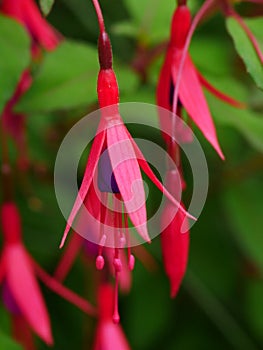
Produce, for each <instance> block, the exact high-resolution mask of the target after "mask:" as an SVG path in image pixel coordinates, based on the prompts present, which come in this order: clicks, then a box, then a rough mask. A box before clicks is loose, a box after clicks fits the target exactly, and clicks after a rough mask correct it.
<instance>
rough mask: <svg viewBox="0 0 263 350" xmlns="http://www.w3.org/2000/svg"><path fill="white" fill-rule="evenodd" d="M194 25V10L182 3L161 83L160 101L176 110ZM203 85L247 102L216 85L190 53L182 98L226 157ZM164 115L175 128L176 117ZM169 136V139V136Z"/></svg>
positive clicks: (210, 139)
mask: <svg viewBox="0 0 263 350" xmlns="http://www.w3.org/2000/svg"><path fill="white" fill-rule="evenodd" d="M190 25H191V14H190V11H189V9H188V8H187V6H186V5H180V6H178V7H177V9H176V11H175V12H174V15H173V19H172V25H171V36H170V41H169V44H168V49H167V52H166V56H165V60H164V64H163V66H162V69H161V72H160V77H159V81H158V86H157V104H158V105H159V106H161V107H163V108H166V109H168V110H170V111H172V112H176V111H174V110H173V101H174V91H175V89H174V87H175V85H176V83H177V75H178V70H179V66H180V62H181V59H182V55H183V49H184V45H185V42H186V38H187V34H188V31H189V28H190ZM202 85H203V86H204V87H206V88H207V89H208V90H209V91H210V92H211V93H213V94H215V95H216V97H218V98H220V99H222V100H223V101H225V102H227V103H230V104H232V105H233V106H235V107H243V106H244V105H243V104H242V103H240V102H238V101H235V100H234V99H232V98H231V97H229V96H227V95H225V94H223V93H222V92H220V91H218V90H217V89H216V88H215V87H213V86H212V85H211V84H210V83H209V82H208V81H207V80H206V79H205V78H204V77H202V76H201V74H200V73H199V72H198V71H197V70H196V68H195V66H194V64H193V63H192V60H191V58H190V56H189V54H187V56H186V60H185V63H184V66H183V71H182V76H181V79H180V82H179V101H180V103H181V104H182V106H183V107H184V108H185V109H186V111H187V112H188V114H189V116H190V118H191V119H192V120H193V121H194V122H195V124H196V125H197V126H198V128H199V129H200V130H201V131H202V133H203V134H204V136H205V138H206V139H207V140H208V141H209V142H210V143H211V145H212V146H213V147H214V149H215V150H216V151H217V153H218V154H219V155H220V157H221V158H223V159H224V156H223V153H222V150H221V148H220V145H219V143H218V139H217V135H216V130H215V126H214V122H213V120H212V117H211V114H210V111H209V108H208V105H207V102H206V99H205V96H204V93H203V90H202ZM160 118H161V120H160V121H161V123H168V124H169V125H168V126H165V129H168V130H169V129H171V127H172V121H171V120H168V121H167V120H162V116H160ZM165 139H166V140H167V141H169V139H167V136H166V137H165Z"/></svg>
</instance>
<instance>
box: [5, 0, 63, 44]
mask: <svg viewBox="0 0 263 350" xmlns="http://www.w3.org/2000/svg"><path fill="white" fill-rule="evenodd" d="M0 8H1V11H2V12H3V13H4V14H6V15H8V16H10V17H12V18H14V19H16V20H17V21H19V22H20V23H21V24H22V25H23V26H25V28H26V29H27V30H28V32H29V34H30V36H31V38H32V45H33V46H35V45H40V46H42V47H44V48H45V49H46V50H53V49H55V48H56V47H57V45H58V43H59V41H60V35H59V34H58V33H57V32H56V31H55V29H54V28H52V27H51V26H50V24H49V23H48V22H47V21H46V20H45V18H43V17H42V15H41V13H40V11H39V9H38V7H37V5H36V3H35V2H34V0H2V1H1V7H0Z"/></svg>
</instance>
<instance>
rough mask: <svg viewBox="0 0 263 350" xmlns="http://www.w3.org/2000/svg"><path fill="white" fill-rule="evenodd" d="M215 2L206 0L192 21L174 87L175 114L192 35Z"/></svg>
mask: <svg viewBox="0 0 263 350" xmlns="http://www.w3.org/2000/svg"><path fill="white" fill-rule="evenodd" d="M213 3H214V0H206V1H205V2H204V3H203V5H202V6H201V8H200V10H199V11H198V12H197V14H196V15H195V17H194V19H193V21H192V24H191V27H190V29H189V32H188V34H187V37H186V41H185V45H184V48H183V53H182V58H181V62H180V65H179V69H178V75H177V81H176V84H175V87H174V100H173V113H175V114H176V111H177V105H178V94H179V87H180V82H181V78H182V73H183V68H184V63H185V59H186V55H187V52H188V49H189V46H190V43H191V39H192V36H193V34H194V31H195V29H196V27H197V25H198V23H199V22H200V20H201V19H202V18H203V17H204V15H205V14H206V12H207V11H208V10H209V9H210V7H211V6H212V5H213Z"/></svg>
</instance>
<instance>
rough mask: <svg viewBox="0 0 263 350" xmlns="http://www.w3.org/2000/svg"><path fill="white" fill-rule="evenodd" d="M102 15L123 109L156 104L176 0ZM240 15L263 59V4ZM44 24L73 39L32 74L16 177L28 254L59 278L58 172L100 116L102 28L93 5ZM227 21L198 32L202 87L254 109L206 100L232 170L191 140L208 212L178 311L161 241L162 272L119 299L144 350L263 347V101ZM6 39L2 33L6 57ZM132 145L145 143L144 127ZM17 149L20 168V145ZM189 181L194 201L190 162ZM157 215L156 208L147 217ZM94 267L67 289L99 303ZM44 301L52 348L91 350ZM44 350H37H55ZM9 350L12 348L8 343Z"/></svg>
mask: <svg viewBox="0 0 263 350" xmlns="http://www.w3.org/2000/svg"><path fill="white" fill-rule="evenodd" d="M189 6H190V8H191V11H192V12H193V13H195V12H196V11H197V10H198V8H199V6H200V2H198V1H195V0H193V1H190V2H189ZM101 7H102V10H103V13H104V16H105V22H106V28H107V30H108V32H109V34H110V37H111V40H112V46H113V54H114V68H115V71H116V75H117V78H118V81H119V87H120V94H121V102H128V101H129V102H134V101H141V102H147V103H153V104H154V103H155V90H156V84H157V79H158V75H159V70H160V67H161V64H162V62H163V57H164V52H165V45H166V42H167V39H168V38H169V29H170V28H169V23H170V20H171V17H172V13H173V11H174V8H175V1H172V0H165V1H157V0H152V1H147V0H140V1H135V0H111V1H107V0H102V1H101ZM237 10H238V11H239V12H240V13H241V14H242V15H243V16H247V17H248V20H247V23H249V25H250V26H251V28H252V29H253V31H254V33H255V35H257V38H258V40H259V42H260V45H261V47H262V49H263V19H261V18H260V17H256V16H258V15H260V14H263V5H256V4H251V3H239V4H238V5H237ZM47 19H48V21H49V22H50V23H52V25H53V26H54V27H55V28H56V29H57V30H58V31H59V32H60V33H62V35H63V36H64V37H65V38H66V40H65V41H64V43H63V44H61V45H60V46H59V47H58V49H57V50H55V51H53V52H51V53H46V54H44V57H43V59H42V60H41V61H40V62H36V63H34V66H33V67H32V69H33V72H34V75H35V76H34V83H33V85H32V87H31V88H30V90H29V91H28V92H27V93H26V94H25V95H24V96H23V97H22V99H21V100H20V102H19V103H18V105H17V110H19V111H20V112H23V113H25V114H26V115H27V125H28V140H29V141H28V143H29V153H30V159H31V164H30V168H29V171H28V172H27V173H24V172H19V171H16V172H15V174H14V177H15V183H16V200H17V203H18V205H19V208H20V210H21V215H22V222H23V233H24V240H25V243H26V246H27V247H28V249H29V251H30V252H31V254H32V255H33V256H34V257H35V259H36V260H37V261H38V262H39V263H40V264H41V265H42V266H43V267H45V269H46V270H47V271H49V272H50V273H53V271H54V269H55V266H56V264H57V263H58V261H59V259H60V258H61V254H62V252H61V251H60V250H59V249H58V245H59V242H60V239H61V235H62V232H63V229H64V226H65V220H64V218H63V216H62V214H61V212H60V210H59V208H58V205H57V202H56V198H55V194H54V187H53V167H54V162H55V157H56V153H57V151H58V148H59V145H60V142H61V141H62V139H63V137H64V136H65V135H66V133H67V131H68V130H69V129H70V128H71V127H72V126H73V125H74V123H75V122H76V121H77V120H79V119H80V118H81V117H83V116H84V115H85V114H87V113H88V112H90V111H92V110H93V109H95V108H96V107H97V100H96V79H97V73H98V60H97V52H96V42H97V37H98V25H97V19H96V16H95V12H94V8H93V6H92V2H91V1H89V0H57V1H56V2H55V4H54V7H53V9H52V11H51V13H50V14H49V15H48V17H47ZM225 22H226V21H225V18H224V17H223V15H222V14H221V13H220V11H218V10H216V11H215V13H211V16H209V18H207V19H206V20H204V21H203V22H202V24H201V25H200V26H199V27H198V30H197V31H196V32H195V34H194V37H193V40H192V44H191V48H190V52H191V55H192V58H193V61H194V63H195V64H196V66H197V67H198V69H199V70H200V71H201V72H202V73H203V75H204V76H205V77H207V78H208V79H209V80H210V81H212V82H213V83H214V84H215V86H216V87H218V88H219V89H221V90H222V91H224V92H225V93H227V94H229V95H231V96H233V97H235V98H236V99H238V100H240V101H243V102H245V103H247V104H248V108H247V109H244V110H238V109H235V108H233V107H230V106H228V105H226V104H224V103H222V102H220V101H217V100H216V99H215V98H214V97H213V96H211V95H210V94H207V99H208V101H209V106H210V108H211V111H212V115H213V118H214V120H215V123H216V127H217V132H218V137H219V141H220V144H221V146H222V149H223V152H224V154H225V156H226V160H225V161H224V162H223V161H221V160H220V159H219V157H218V156H217V154H216V153H215V152H214V150H213V149H212V147H211V146H210V145H209V144H208V142H207V141H206V140H204V137H203V136H202V135H201V133H200V132H198V131H197V130H195V129H194V131H195V133H196V135H197V136H198V138H199V141H200V143H201V144H202V146H203V148H204V152H205V154H206V157H207V162H208V167H209V176H210V181H209V194H208V198H207V202H206V205H205V208H204V210H203V212H202V214H201V216H200V218H199V220H198V222H197V223H196V224H195V225H194V227H193V228H192V230H191V244H190V258H189V265H188V270H187V274H186V276H185V279H184V282H183V285H182V287H181V290H180V292H179V294H178V296H177V297H176V298H175V299H174V300H172V299H170V296H169V293H170V291H169V283H168V280H167V278H166V276H165V273H164V271H163V267H162V257H161V249H160V242H159V238H158V237H157V238H156V239H154V241H153V242H152V244H151V245H150V246H147V247H146V249H147V250H148V251H149V252H150V253H151V254H152V256H153V257H154V259H155V261H156V266H155V268H154V269H153V271H148V270H147V269H145V268H144V267H143V265H142V264H141V263H140V261H139V260H138V259H137V262H136V268H135V270H134V273H133V284H132V289H131V292H130V293H129V294H128V295H121V299H120V312H121V320H122V325H123V328H124V330H125V333H126V335H127V338H128V340H129V343H130V345H131V348H132V349H135V350H155V349H160V348H162V349H167V350H173V349H178V350H179V349H180V350H188V349H189V350H190V349H191V350H192V349H195V350H199V349H200V350H201V349H202V350H203V349H211V348H213V349H215V350H216V349H245V350H249V349H261V348H263V278H262V271H263V214H262V209H263V205H262V197H263V185H262V184H263V115H262V112H263V94H262V91H261V90H260V89H258V88H257V87H256V85H255V83H254V81H253V80H252V78H251V77H250V76H249V75H248V74H247V72H246V67H245V65H244V63H243V61H242V60H241V59H240V58H239V56H238V54H237V52H236V51H235V46H234V43H233V41H232V39H231V36H230V35H229V33H228V31H227V28H226V23H225ZM10 31H11V32H12V28H11V26H10ZM13 34H14V33H13ZM1 40H3V38H1V34H0V47H1V42H2V41H1ZM20 59H21V57H20ZM262 74H263V73H262ZM60 82H62V83H61V84H60ZM1 84H4V80H3V81H2V82H1ZM145 123H146V124H147V116H146V117H145ZM137 132H138V131H137ZM132 134H133V136H136V128H134V129H133V130H132ZM146 134H147V132H146ZM152 136H153V135H152V134H151V133H148V135H147V137H148V138H149V139H150V140H154V141H155V142H157V143H159V144H160V145H163V141H162V139H161V135H158V134H156V135H154V139H153V137H152ZM10 148H11V150H12V159H15V153H16V150H15V148H14V147H13V144H12V142H11V141H10ZM184 174H185V177H186V179H188V182H189V193H188V191H186V193H185V200H186V202H187V199H188V198H189V195H190V189H191V172H190V168H189V167H188V166H187V163H186V166H185V168H184ZM149 186H150V184H149ZM156 196H158V193H156ZM158 200H159V199H158V198H156V201H158ZM154 205H155V204H154V201H153V203H152V205H151V203H150V207H149V210H150V211H151V210H154ZM94 265H95V263H94V262H92V261H90V266H89V267H88V268H87V266H86V265H84V264H83V260H82V259H81V258H78V259H77V260H76V263H75V264H74V266H73V269H72V271H71V272H70V274H69V276H68V277H67V279H66V281H65V284H66V285H67V286H68V287H70V288H72V289H73V290H74V291H77V292H78V293H80V294H81V295H89V296H90V297H91V298H94V295H93V292H92V277H91V275H92V271H93V270H94ZM43 292H44V295H45V297H46V301H47V306H48V309H49V311H50V315H51V322H52V329H53V333H54V340H55V346H54V349H58V350H68V349H73V348H74V349H91V347H92V345H91V344H92V341H93V335H94V329H95V323H94V321H93V320H91V319H90V318H89V317H88V316H85V315H84V314H83V313H82V312H80V311H79V310H77V309H76V308H75V307H74V306H72V305H70V304H68V303H67V302H65V301H64V300H61V298H60V297H58V296H57V295H55V294H54V293H52V292H51V291H49V290H48V289H47V288H46V287H44V286H43ZM0 325H1V326H0V328H1V332H2V333H4V334H6V335H8V334H9V333H10V319H9V315H8V312H7V311H6V309H5V308H4V306H3V305H1V306H0ZM36 341H37V344H38V349H40V350H44V349H47V348H48V347H47V346H45V345H44V344H43V343H42V342H41V341H39V340H36ZM3 344H4V343H3ZM0 349H1V350H9V347H7V346H6V347H5V346H4V347H3V346H2V347H1V342H0ZM10 350H12V347H11V346H10Z"/></svg>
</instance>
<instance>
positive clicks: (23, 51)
mask: <svg viewBox="0 0 263 350" xmlns="http://www.w3.org/2000/svg"><path fill="white" fill-rule="evenodd" d="M0 28H1V31H0V52H1V55H0V77H1V80H0V113H1V112H2V110H3V108H4V105H5V104H6V102H7V101H8V100H9V99H10V97H12V95H13V93H14V90H15V88H16V86H17V84H18V82H19V79H20V76H21V74H22V72H23V70H24V69H25V68H26V67H27V66H28V65H29V62H30V40H29V37H28V35H27V33H26V31H25V30H24V28H23V27H22V26H21V25H20V24H18V23H17V21H14V20H11V19H9V18H7V17H4V16H0Z"/></svg>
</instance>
